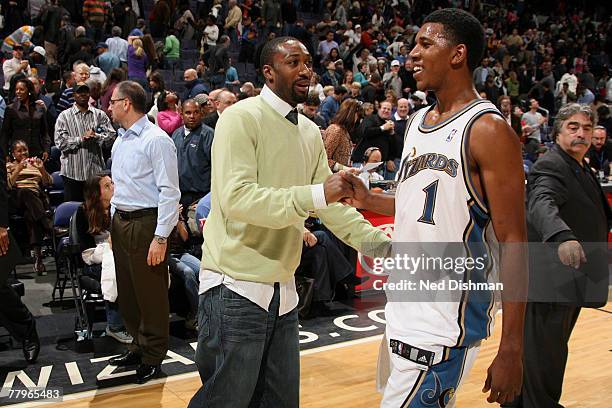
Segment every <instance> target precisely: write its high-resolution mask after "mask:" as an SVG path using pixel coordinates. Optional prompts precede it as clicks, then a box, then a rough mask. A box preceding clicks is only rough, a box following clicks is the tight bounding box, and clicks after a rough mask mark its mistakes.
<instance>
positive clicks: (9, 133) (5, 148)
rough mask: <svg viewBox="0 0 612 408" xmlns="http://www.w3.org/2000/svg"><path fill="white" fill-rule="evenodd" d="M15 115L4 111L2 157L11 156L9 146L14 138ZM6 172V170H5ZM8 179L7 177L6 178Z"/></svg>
mask: <svg viewBox="0 0 612 408" xmlns="http://www.w3.org/2000/svg"><path fill="white" fill-rule="evenodd" d="M12 127H13V114H12V110H11V109H9V108H8V106H7V108H6V110H5V111H4V121H3V122H2V134H1V136H0V137H1V138H2V144H1V145H0V149H2V157H3V158H4V157H6V156H8V155H9V146H10V144H11V141H12V140H11V139H12V138H13V129H12ZM5 171H6V169H5ZM5 178H6V177H5Z"/></svg>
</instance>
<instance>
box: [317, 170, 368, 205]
mask: <svg viewBox="0 0 612 408" xmlns="http://www.w3.org/2000/svg"><path fill="white" fill-rule="evenodd" d="M355 170H357V169H355ZM323 189H324V191H325V199H326V200H327V203H328V204H331V203H335V202H339V203H342V204H348V205H351V206H353V207H356V208H365V202H366V200H367V199H368V196H369V193H370V191H369V190H368V188H367V187H366V185H365V183H364V182H363V180H362V179H360V178H359V177H357V176H356V175H355V174H354V172H353V171H352V170H348V171H344V170H342V171H340V172H338V173H335V174H333V175H331V176H330V177H329V178H328V179H327V180H326V181H325V183H324V184H323Z"/></svg>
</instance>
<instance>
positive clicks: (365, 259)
mask: <svg viewBox="0 0 612 408" xmlns="http://www.w3.org/2000/svg"><path fill="white" fill-rule="evenodd" d="M360 212H361V214H362V215H363V217H364V218H365V219H366V220H368V221H370V223H372V225H374V226H375V227H378V228H380V229H381V230H383V231H384V232H385V233H386V234H387V235H389V236H391V233H392V232H393V224H394V217H393V216H389V215H381V214H378V213H375V212H372V211H366V210H361V211H360ZM372 266H373V260H372V258H370V257H369V256H365V255H363V254H362V253H361V252H358V253H357V272H356V274H357V276H358V277H360V278H362V280H363V283H362V284H361V285H359V286H356V287H355V291H356V292H362V291H365V290H370V289H373V287H372V285H373V284H374V281H375V280H379V281H381V282H386V281H387V276H386V275H381V274H376V273H373V271H372Z"/></svg>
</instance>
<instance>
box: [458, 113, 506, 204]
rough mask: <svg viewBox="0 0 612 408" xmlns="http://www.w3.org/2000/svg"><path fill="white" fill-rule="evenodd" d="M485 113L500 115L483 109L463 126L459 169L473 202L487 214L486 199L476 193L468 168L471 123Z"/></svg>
mask: <svg viewBox="0 0 612 408" xmlns="http://www.w3.org/2000/svg"><path fill="white" fill-rule="evenodd" d="M487 113H493V114H496V115H500V116H501V113H500V112H499V111H498V110H497V109H494V108H488V109H484V110H482V111H480V112H478V113H477V114H476V115H474V117H472V118H471V119H470V121H469V122H468V123H467V125H466V126H465V129H464V131H463V134H462V135H461V170H462V173H463V180H464V182H465V185H466V187H467V190H468V193H469V195H470V198H472V200H474V203H475V204H476V205H477V206H478V207H479V208H480V210H482V211H483V212H484V213H485V214H488V213H489V210H488V208H487V205H486V200H485V199H484V197H482V196H481V195H480V193H478V190H476V187H475V186H474V182H473V180H472V175H471V174H470V168H469V159H470V154H469V151H470V131H471V130H472V125H473V124H474V122H476V120H477V119H479V118H480V117H481V116H482V115H484V114H487Z"/></svg>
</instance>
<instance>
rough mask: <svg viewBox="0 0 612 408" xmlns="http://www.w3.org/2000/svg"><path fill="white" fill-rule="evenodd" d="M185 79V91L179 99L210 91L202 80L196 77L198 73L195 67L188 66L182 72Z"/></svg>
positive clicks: (191, 97) (183, 100)
mask: <svg viewBox="0 0 612 408" xmlns="http://www.w3.org/2000/svg"><path fill="white" fill-rule="evenodd" d="M183 79H184V80H185V92H184V93H183V95H182V97H181V101H182V102H185V101H186V100H187V99H193V97H195V96H196V95H197V94H201V93H205V94H207V93H208V92H210V89H209V88H208V86H206V84H205V83H204V81H202V80H201V79H200V78H198V73H197V71H196V70H195V69H193V68H189V69H188V70H186V71H185V73H184V74H183Z"/></svg>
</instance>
